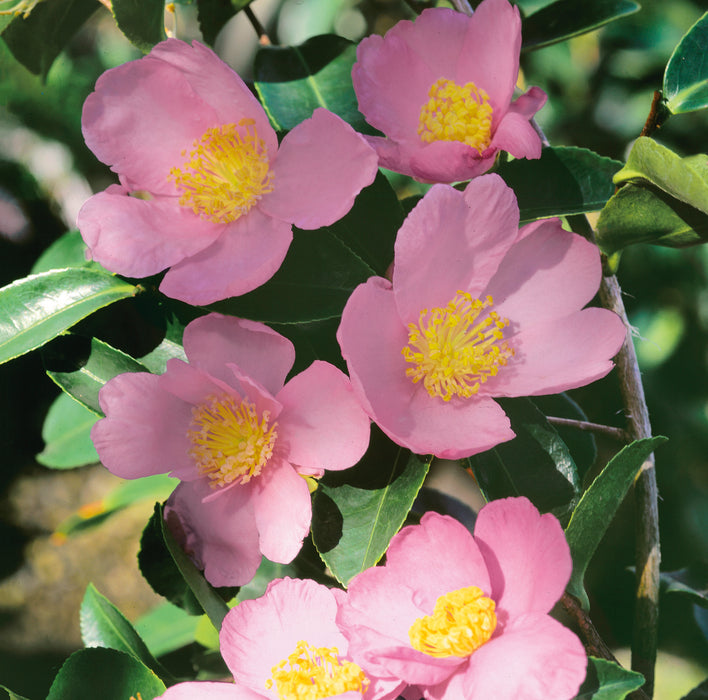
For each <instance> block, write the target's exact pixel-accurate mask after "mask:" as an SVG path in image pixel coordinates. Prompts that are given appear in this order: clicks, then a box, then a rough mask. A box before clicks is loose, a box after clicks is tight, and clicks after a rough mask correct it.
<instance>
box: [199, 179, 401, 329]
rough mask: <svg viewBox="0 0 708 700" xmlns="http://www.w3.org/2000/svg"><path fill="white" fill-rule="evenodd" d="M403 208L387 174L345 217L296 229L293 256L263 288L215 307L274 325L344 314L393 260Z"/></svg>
mask: <svg viewBox="0 0 708 700" xmlns="http://www.w3.org/2000/svg"><path fill="white" fill-rule="evenodd" d="M402 222H403V211H402V209H401V207H400V205H399V204H398V201H397V199H396V197H395V194H394V193H393V191H392V190H391V186H390V185H389V184H388V182H387V181H386V178H385V177H384V176H383V175H378V176H377V178H376V180H375V181H374V183H373V184H372V185H370V186H369V187H367V188H365V189H364V190H362V192H361V194H360V195H359V196H358V197H357V199H356V202H355V203H354V206H353V207H352V209H351V211H350V212H349V213H348V214H347V215H346V216H344V217H343V218H342V219H340V220H339V221H337V222H336V223H334V224H332V226H325V227H323V228H320V229H317V230H315V231H300V230H298V229H295V232H294V233H295V236H294V240H293V243H292V245H291V246H290V250H289V251H288V255H287V257H286V258H285V261H284V262H283V264H282V266H281V267H280V269H279V270H278V271H277V272H276V273H275V275H274V276H273V277H272V278H271V279H270V280H269V281H268V282H266V284H264V285H263V286H262V287H259V288H258V289H256V290H254V291H253V292H250V293H249V294H244V295H243V296H241V297H236V298H234V299H229V300H227V301H224V302H218V303H216V304H213V305H211V306H210V309H213V310H215V311H220V312H221V313H227V314H232V315H235V316H242V317H245V318H250V319H254V320H256V321H264V322H268V323H296V322H298V323H299V322H309V321H318V320H323V319H329V318H334V317H337V316H340V315H341V313H342V309H343V308H344V305H345V303H346V302H347V299H349V296H350V295H351V293H352V291H353V290H354V288H355V287H356V286H357V285H359V284H361V283H362V282H365V281H366V280H367V279H368V278H369V277H371V276H372V275H375V274H379V275H383V274H384V273H385V271H386V268H387V267H388V266H389V265H390V264H391V262H392V261H393V243H394V241H395V238H396V233H397V231H398V228H399V227H400V225H401V223H402Z"/></svg>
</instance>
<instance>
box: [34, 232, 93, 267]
mask: <svg viewBox="0 0 708 700" xmlns="http://www.w3.org/2000/svg"><path fill="white" fill-rule="evenodd" d="M87 250H88V249H87V247H86V244H85V243H84V239H83V238H81V234H80V233H79V232H78V231H67V232H66V233H65V234H64V235H63V236H62V237H61V238H58V239H57V240H56V241H54V243H52V244H51V245H50V246H49V248H47V249H46V250H45V251H44V252H43V253H42V254H41V255H40V256H39V257H38V258H37V260H36V262H35V263H34V265H33V266H32V274H33V275H36V274H37V273H39V272H48V271H49V270H59V269H61V268H65V267H90V268H93V269H94V270H101V269H102V268H101V266H100V265H99V264H98V263H97V262H94V261H93V260H87V259H86V251H87Z"/></svg>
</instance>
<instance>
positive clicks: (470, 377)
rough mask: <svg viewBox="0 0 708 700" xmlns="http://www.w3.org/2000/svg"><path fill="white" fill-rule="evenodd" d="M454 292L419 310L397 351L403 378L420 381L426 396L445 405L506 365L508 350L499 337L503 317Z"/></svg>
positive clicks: (488, 303)
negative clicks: (402, 363) (444, 302)
mask: <svg viewBox="0 0 708 700" xmlns="http://www.w3.org/2000/svg"><path fill="white" fill-rule="evenodd" d="M493 303H494V302H493V300H492V297H490V296H488V297H487V298H486V299H485V301H481V300H480V299H473V298H472V295H471V294H469V293H467V292H460V291H458V292H457V294H456V295H455V296H454V297H453V298H452V301H450V302H449V303H448V305H447V306H446V307H444V308H441V307H436V308H434V309H431V310H430V311H428V309H423V310H422V311H421V312H420V318H419V320H418V323H417V324H415V323H409V324H408V343H409V344H408V345H406V347H404V348H403V350H401V352H402V353H403V357H404V358H405V360H406V362H410V363H412V364H414V365H415V367H409V368H408V369H407V370H406V375H407V376H409V377H411V378H412V379H413V383H414V384H416V383H417V382H419V381H420V380H421V379H422V380H423V384H424V386H425V388H426V389H427V391H428V393H429V394H430V395H431V396H440V397H441V398H442V399H444V400H445V401H449V400H450V399H451V398H452V397H453V396H454V395H455V394H457V395H458V396H462V397H464V398H469V397H470V396H472V395H473V394H476V393H477V392H478V391H479V387H480V384H484V382H486V381H487V379H488V378H489V377H494V376H495V375H496V374H497V372H498V371H499V368H500V367H503V366H504V365H506V363H507V361H508V359H509V358H510V357H511V356H512V355H513V354H514V351H513V350H512V349H511V348H510V347H509V345H508V344H507V343H505V342H503V343H499V341H500V340H501V339H502V336H503V333H502V329H503V328H504V327H505V326H508V325H509V319H506V318H502V317H500V316H499V314H498V313H497V312H496V311H488V312H486V313H484V314H482V313H481V312H482V311H483V309H486V308H487V307H489V306H491V305H492V304H493Z"/></svg>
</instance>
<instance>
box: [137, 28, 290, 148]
mask: <svg viewBox="0 0 708 700" xmlns="http://www.w3.org/2000/svg"><path fill="white" fill-rule="evenodd" d="M150 56H152V57H154V58H157V59H159V60H161V61H163V62H164V63H165V64H168V65H170V66H173V67H174V68H175V69H176V70H177V71H178V72H179V74H180V75H181V76H182V77H183V78H184V79H185V80H186V81H187V82H188V83H189V85H190V87H191V88H192V89H193V90H194V91H195V92H196V93H197V95H199V97H200V98H201V99H202V100H203V101H204V102H205V103H206V104H208V105H209V107H210V108H211V109H213V110H214V112H215V113H216V122H215V123H216V124H230V123H231V124H238V122H239V121H240V120H241V119H252V120H253V121H254V122H255V128H256V131H257V132H258V136H259V138H261V139H263V140H264V141H265V142H266V147H267V150H268V153H269V154H270V156H271V158H272V157H273V156H274V154H275V152H276V151H277V149H278V139H277V136H276V134H275V131H273V127H271V126H270V123H269V121H268V117H267V115H266V113H265V112H264V111H263V107H261V104H260V102H258V100H257V99H256V98H255V96H254V95H253V93H252V92H251V91H250V90H249V89H248V87H247V85H246V84H245V83H244V82H243V80H241V78H240V77H239V75H238V74H237V73H236V72H235V71H234V70H233V69H232V68H230V67H229V66H228V65H227V64H226V63H224V61H222V60H221V59H220V58H219V57H218V56H217V55H216V54H215V53H214V52H213V51H212V50H211V49H210V48H208V47H207V46H204V44H201V43H199V42H198V41H193V42H192V45H191V46H190V45H189V44H187V43H185V42H184V41H179V40H178V39H167V41H163V42H161V43H160V44H157V45H156V46H155V47H154V48H153V49H152V51H151V52H150ZM214 125H215V124H211V125H210V126H214Z"/></svg>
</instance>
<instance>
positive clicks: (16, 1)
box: [0, 0, 41, 17]
mask: <svg viewBox="0 0 708 700" xmlns="http://www.w3.org/2000/svg"><path fill="white" fill-rule="evenodd" d="M40 2H41V0H0V15H22V16H23V17H28V16H29V14H30V12H32V10H34V8H35V6H36V5H38V4H39V3H40Z"/></svg>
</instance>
